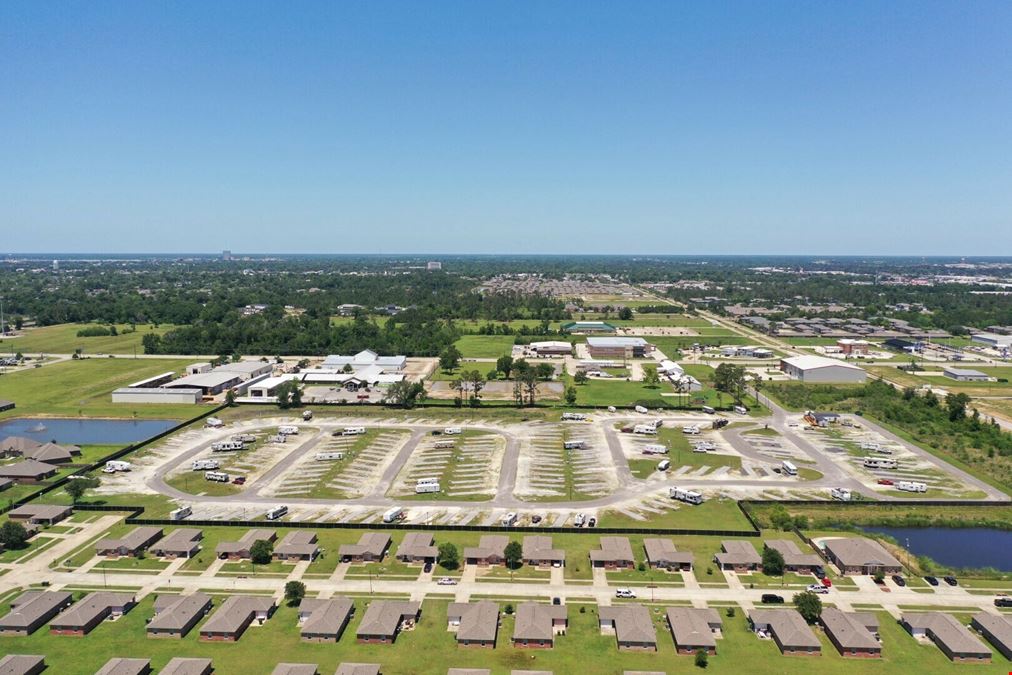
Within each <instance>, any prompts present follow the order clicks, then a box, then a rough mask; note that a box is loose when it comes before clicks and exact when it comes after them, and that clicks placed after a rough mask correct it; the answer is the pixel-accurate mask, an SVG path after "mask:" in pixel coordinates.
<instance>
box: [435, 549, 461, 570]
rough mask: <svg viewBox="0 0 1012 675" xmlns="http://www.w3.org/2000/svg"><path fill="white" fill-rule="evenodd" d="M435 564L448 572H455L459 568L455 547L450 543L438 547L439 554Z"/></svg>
mask: <svg viewBox="0 0 1012 675" xmlns="http://www.w3.org/2000/svg"><path fill="white" fill-rule="evenodd" d="M436 562H437V563H439V565H440V566H441V567H443V568H444V569H448V570H455V569H457V568H458V567H459V566H460V559H459V557H458V555H457V547H456V546H454V545H453V544H451V543H450V542H444V543H442V544H440V545H439V552H438V553H437V555H436Z"/></svg>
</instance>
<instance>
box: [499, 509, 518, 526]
mask: <svg viewBox="0 0 1012 675" xmlns="http://www.w3.org/2000/svg"><path fill="white" fill-rule="evenodd" d="M516 524H517V514H515V513H513V512H512V511H510V512H509V513H507V514H506V515H505V516H503V517H502V526H503V527H513V526H514V525H516Z"/></svg>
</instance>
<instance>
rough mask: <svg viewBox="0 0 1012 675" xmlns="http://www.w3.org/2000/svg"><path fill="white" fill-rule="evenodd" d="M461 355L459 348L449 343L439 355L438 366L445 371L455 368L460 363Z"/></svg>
mask: <svg viewBox="0 0 1012 675" xmlns="http://www.w3.org/2000/svg"><path fill="white" fill-rule="evenodd" d="M461 356H462V354H461V353H460V350H459V349H457V347H456V346H455V345H450V346H448V347H447V348H446V349H444V350H443V353H442V354H440V355H439V367H440V368H442V369H443V370H444V371H446V372H450V371H452V370H456V368H457V366H459V365H460V358H461Z"/></svg>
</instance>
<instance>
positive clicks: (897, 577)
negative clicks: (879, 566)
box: [892, 574, 907, 586]
mask: <svg viewBox="0 0 1012 675" xmlns="http://www.w3.org/2000/svg"><path fill="white" fill-rule="evenodd" d="M892 578H893V583H894V584H896V585H897V586H906V585H907V582H906V579H904V578H903V577H901V576H900V575H898V574H894V575H893V577H892Z"/></svg>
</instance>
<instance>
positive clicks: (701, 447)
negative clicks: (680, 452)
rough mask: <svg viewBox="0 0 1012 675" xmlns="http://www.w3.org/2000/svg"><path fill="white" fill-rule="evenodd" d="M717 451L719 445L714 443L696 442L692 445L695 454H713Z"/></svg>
mask: <svg viewBox="0 0 1012 675" xmlns="http://www.w3.org/2000/svg"><path fill="white" fill-rule="evenodd" d="M716 449H717V444H716V443H714V442H713V441H696V442H695V443H693V444H692V451H693V452H712V451H714V450H716Z"/></svg>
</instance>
